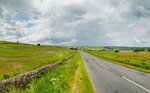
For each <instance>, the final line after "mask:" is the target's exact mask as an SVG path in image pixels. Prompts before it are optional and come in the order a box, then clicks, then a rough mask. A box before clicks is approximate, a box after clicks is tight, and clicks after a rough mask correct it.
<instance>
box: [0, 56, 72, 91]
mask: <svg viewBox="0 0 150 93" xmlns="http://www.w3.org/2000/svg"><path fill="white" fill-rule="evenodd" d="M73 56H74V55H72V56H69V57H67V58H65V59H63V60H61V61H58V62H56V63H53V64H49V65H46V66H42V67H40V68H37V69H35V70H33V71H30V72H27V73H25V74H20V75H18V76H15V77H12V78H9V79H6V80H3V81H1V82H0V93H8V92H9V91H10V90H11V89H12V88H15V87H17V88H24V87H26V86H27V85H28V84H29V83H30V82H31V81H32V79H33V78H37V77H41V76H42V75H44V74H46V73H48V72H49V71H50V70H52V69H53V68H55V67H57V66H60V65H61V64H63V63H64V62H65V61H67V60H68V59H70V58H72V57H73Z"/></svg>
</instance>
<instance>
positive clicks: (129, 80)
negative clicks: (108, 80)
mask: <svg viewBox="0 0 150 93" xmlns="http://www.w3.org/2000/svg"><path fill="white" fill-rule="evenodd" d="M122 78H123V79H125V80H127V81H129V82H130V83H132V84H134V85H136V86H138V87H139V88H141V89H143V90H145V91H147V92H149V93H150V90H149V89H147V88H144V87H142V86H141V85H139V84H137V83H135V82H133V81H132V80H130V79H128V78H126V77H124V76H122Z"/></svg>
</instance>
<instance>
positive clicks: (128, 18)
mask: <svg viewBox="0 0 150 93" xmlns="http://www.w3.org/2000/svg"><path fill="white" fill-rule="evenodd" d="M149 4H150V0H0V41H13V42H16V41H19V42H23V43H31V44H37V43H41V44H45V45H63V46H65V45H66V46H71V45H72V46H140V47H143V46H150V5H149Z"/></svg>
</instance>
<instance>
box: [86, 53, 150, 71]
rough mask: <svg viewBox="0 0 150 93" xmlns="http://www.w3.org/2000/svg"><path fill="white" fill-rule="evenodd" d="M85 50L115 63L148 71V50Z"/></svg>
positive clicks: (149, 55)
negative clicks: (117, 51)
mask: <svg viewBox="0 0 150 93" xmlns="http://www.w3.org/2000/svg"><path fill="white" fill-rule="evenodd" d="M86 52H87V53H90V54H92V55H94V56H96V57H98V58H101V59H104V60H107V61H110V62H113V63H116V64H120V65H123V66H126V67H129V68H133V69H136V70H140V71H143V72H147V73H150V52H119V53H115V52H112V51H110V52H102V51H86Z"/></svg>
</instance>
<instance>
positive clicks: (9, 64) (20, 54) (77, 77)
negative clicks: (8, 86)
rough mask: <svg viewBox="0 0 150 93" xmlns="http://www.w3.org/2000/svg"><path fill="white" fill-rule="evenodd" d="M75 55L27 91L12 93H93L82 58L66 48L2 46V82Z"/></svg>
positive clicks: (17, 44)
mask: <svg viewBox="0 0 150 93" xmlns="http://www.w3.org/2000/svg"><path fill="white" fill-rule="evenodd" d="M73 54H74V55H75V56H74V57H73V58H71V59H69V60H68V61H66V62H65V63H64V64H63V65H61V66H59V67H57V68H54V69H53V70H52V71H50V72H49V73H48V74H46V75H44V76H43V77H40V78H35V79H33V81H32V82H31V83H30V84H29V87H28V88H24V89H19V88H18V89H13V90H12V93H94V89H93V86H92V84H91V81H90V79H89V76H88V74H87V71H86V69H85V66H84V63H83V61H82V58H81V56H80V54H79V53H78V52H77V51H76V50H70V49H68V48H65V47H54V46H35V45H28V44H21V43H11V42H0V80H3V79H4V75H7V76H9V77H13V76H16V75H18V74H21V73H25V72H28V71H31V70H33V69H35V68H38V67H41V66H43V65H46V64H51V63H54V62H57V61H59V60H62V59H64V58H65V57H68V56H70V55H73Z"/></svg>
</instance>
